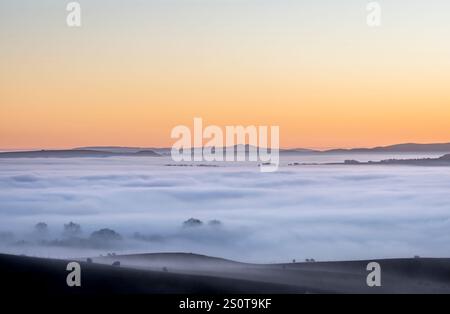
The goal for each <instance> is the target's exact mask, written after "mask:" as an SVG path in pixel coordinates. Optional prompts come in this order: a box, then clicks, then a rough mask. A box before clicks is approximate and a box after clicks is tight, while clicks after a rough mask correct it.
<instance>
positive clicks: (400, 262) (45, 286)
mask: <svg viewBox="0 0 450 314" xmlns="http://www.w3.org/2000/svg"><path fill="white" fill-rule="evenodd" d="M116 261H120V264H121V265H120V267H118V266H111V264H112V262H116ZM93 262H94V263H86V262H81V261H80V264H81V283H82V286H81V287H73V288H69V287H68V286H67V285H66V276H67V274H68V271H66V265H67V263H68V261H64V260H55V259H44V258H34V257H25V256H14V255H0V267H1V277H2V283H3V286H4V287H8V289H7V291H8V293H11V294H17V293H20V294H24V293H25V294H28V293H33V294H173V293H182V294H184V293H187V294H222V293H224V294H251V293H257V294H259V293H261V294H265V293H289V294H297V293H449V292H450V259H427V258H420V259H390V260H378V261H377V262H378V263H379V264H380V265H381V268H382V277H381V278H382V286H381V287H375V288H369V287H368V286H367V285H366V276H367V274H368V271H367V270H366V265H367V263H368V262H369V261H350V262H315V263H292V264H247V263H239V262H234V261H229V260H224V259H220V258H212V257H208V256H202V255H196V254H185V253H159V254H139V255H122V256H110V257H98V258H93Z"/></svg>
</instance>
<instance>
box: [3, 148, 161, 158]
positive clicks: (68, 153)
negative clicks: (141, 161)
mask: <svg viewBox="0 0 450 314" xmlns="http://www.w3.org/2000/svg"><path fill="white" fill-rule="evenodd" d="M121 156H145V157H159V156H161V155H160V154H158V153H155V152H154V151H151V150H142V151H138V152H135V153H116V152H108V151H97V150H87V149H65V150H34V151H20V152H3V153H0V158H82V157H85V158H86V157H91V158H106V157H121Z"/></svg>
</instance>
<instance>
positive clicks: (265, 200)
mask: <svg viewBox="0 0 450 314" xmlns="http://www.w3.org/2000/svg"><path fill="white" fill-rule="evenodd" d="M392 157H398V156H393V155H380V154H376V155H359V156H357V155H356V156H355V155H352V156H344V155H334V156H324V155H320V156H290V157H288V158H283V159H282V164H281V166H280V169H279V171H278V172H274V173H261V172H260V171H259V169H258V167H257V165H255V164H251V163H238V164H236V163H228V164H222V163H218V164H217V165H218V167H199V166H198V165H197V166H193V167H173V166H167V164H171V163H172V162H171V160H170V158H168V157H161V158H159V157H157V158H147V157H121V158H79V159H76V158H73V159H72V158H70V159H57V158H49V159H26V158H24V159H0V252H7V253H15V254H26V255H33V256H45V257H47V256H50V257H80V256H88V255H89V256H91V255H99V254H106V253H108V252H115V253H117V254H120V253H142V252H193V253H200V254H206V255H212V256H218V257H224V258H230V259H235V260H240V261H249V262H261V263H266V262H288V261H291V260H292V259H296V260H303V259H306V258H314V259H316V260H349V259H365V258H389V257H412V256H414V255H420V256H430V257H450V193H449V192H450V167H449V168H446V167H414V166H380V165H371V166H369V165H367V166H344V165H333V166H330V165H316V166H287V164H289V163H292V162H307V163H310V162H337V161H342V160H345V159H358V160H360V161H367V160H381V159H385V158H392ZM410 157H424V156H423V155H422V156H416V155H414V156H406V155H402V158H410ZM430 157H434V156H432V155H431V156H430ZM191 217H193V218H197V219H199V220H201V221H202V222H203V223H202V224H201V225H188V226H186V225H183V222H184V221H186V220H187V219H189V218H191ZM211 220H218V221H220V224H218V223H217V222H216V223H215V224H210V223H208V222H209V221H211ZM71 221H72V222H74V223H77V224H79V225H80V226H81V233H79V234H77V235H76V239H75V240H74V239H72V238H70V239H69V238H68V236H67V234H65V233H64V224H67V223H69V222H71ZM39 222H44V223H46V225H47V229H46V230H38V229H36V228H35V225H36V224H37V223H39ZM102 228H109V229H111V230H114V231H115V232H116V233H118V234H120V235H121V237H122V239H121V240H109V239H107V240H105V243H99V242H96V243H92V242H91V241H90V240H89V239H90V235H91V233H92V232H94V231H96V230H99V229H102Z"/></svg>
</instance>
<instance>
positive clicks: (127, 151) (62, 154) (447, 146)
mask: <svg viewBox="0 0 450 314" xmlns="http://www.w3.org/2000/svg"><path fill="white" fill-rule="evenodd" d="M205 148H206V147H203V148H200V147H199V148H192V149H191V151H192V152H193V151H197V150H200V151H201V150H204V149H205ZM251 148H252V146H250V145H248V144H247V145H234V146H233V150H234V151H235V152H236V151H245V152H249V151H250V149H251ZM253 148H255V149H258V148H257V147H254V146H253ZM213 149H214V148H213ZM223 149H224V150H225V149H226V147H223ZM269 150H270V149H269ZM170 152H171V148H167V147H162V148H155V147H150V148H145V147H126V146H90V147H77V148H73V149H63V150H33V151H12V152H0V158H37V157H42V158H48V157H55V158H57V157H59V158H75V157H114V156H146V157H159V156H168V155H170ZM279 152H280V154H281V155H310V154H371V153H398V154H401V153H442V154H450V143H436V144H415V143H406V144H396V145H390V146H379V147H373V148H349V149H344V148H341V149H329V150H324V151H322V150H313V149H306V148H293V149H291V148H289V149H286V148H280V150H279Z"/></svg>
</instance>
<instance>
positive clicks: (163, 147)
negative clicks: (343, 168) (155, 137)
mask: <svg viewBox="0 0 450 314" xmlns="http://www.w3.org/2000/svg"><path fill="white" fill-rule="evenodd" d="M443 144H450V140H449V141H448V142H429V143H418V142H401V143H395V144H383V145H377V146H364V147H362V146H358V147H342V146H328V147H324V146H322V147H311V146H309V147H306V146H296V147H280V148H279V149H280V150H281V149H285V150H295V149H309V150H317V151H327V150H340V149H342V150H352V149H374V148H379V147H389V146H396V145H443ZM236 145H249V144H235V145H233V146H236ZM106 147H111V148H136V149H137V148H141V149H170V148H171V147H170V146H135V145H131V146H127V145H88V146H82V145H81V146H71V147H69V146H67V147H22V148H1V147H0V152H13V151H39V150H74V149H81V148H85V149H89V148H90V149H92V148H106ZM200 147H203V148H204V147H206V146H200ZM200 147H190V148H191V149H192V148H200ZM226 147H227V146H222V148H226Z"/></svg>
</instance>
